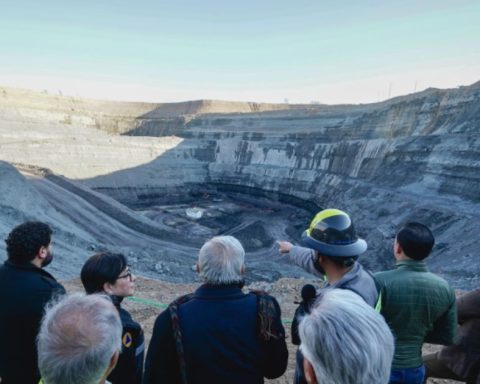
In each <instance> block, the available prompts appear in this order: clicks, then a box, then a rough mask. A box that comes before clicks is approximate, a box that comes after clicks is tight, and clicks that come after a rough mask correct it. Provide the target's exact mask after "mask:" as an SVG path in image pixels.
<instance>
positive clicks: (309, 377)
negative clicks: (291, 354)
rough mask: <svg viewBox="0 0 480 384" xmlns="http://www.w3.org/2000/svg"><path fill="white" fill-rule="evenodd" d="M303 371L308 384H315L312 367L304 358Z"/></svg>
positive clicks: (315, 379)
mask: <svg viewBox="0 0 480 384" xmlns="http://www.w3.org/2000/svg"><path fill="white" fill-rule="evenodd" d="M303 371H304V372H305V379H306V380H307V383H308V384H317V378H316V377H315V371H314V370H313V366H312V364H311V363H310V361H308V360H307V359H306V358H305V357H304V358H303Z"/></svg>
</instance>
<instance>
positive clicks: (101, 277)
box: [80, 252, 128, 294]
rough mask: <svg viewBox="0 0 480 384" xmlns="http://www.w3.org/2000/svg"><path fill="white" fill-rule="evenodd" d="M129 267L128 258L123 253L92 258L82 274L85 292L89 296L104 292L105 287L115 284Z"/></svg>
mask: <svg viewBox="0 0 480 384" xmlns="http://www.w3.org/2000/svg"><path fill="white" fill-rule="evenodd" d="M127 265H128V264H127V258H126V257H125V256H124V255H122V254H121V253H113V252H102V253H97V254H95V255H93V256H91V257H90V258H89V259H88V260H87V261H86V262H85V264H84V265H83V267H82V271H81V272H80V279H81V280H82V284H83V287H84V288H85V292H87V293H88V294H91V293H97V292H103V285H104V284H105V283H110V284H115V281H116V280H117V278H118V276H120V274H121V273H122V271H123V270H124V269H125V268H126V267H127Z"/></svg>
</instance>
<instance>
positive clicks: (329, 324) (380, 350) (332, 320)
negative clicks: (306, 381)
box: [299, 289, 394, 384]
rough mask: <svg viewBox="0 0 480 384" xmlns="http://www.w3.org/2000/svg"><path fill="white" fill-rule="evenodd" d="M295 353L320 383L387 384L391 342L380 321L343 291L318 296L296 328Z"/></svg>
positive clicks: (347, 291)
mask: <svg viewBox="0 0 480 384" xmlns="http://www.w3.org/2000/svg"><path fill="white" fill-rule="evenodd" d="M299 333H300V339H301V340H302V344H301V346H300V349H301V351H302V353H303V355H304V356H305V358H306V359H307V360H308V361H309V362H310V363H311V364H312V367H313V369H314V371H315V376H316V377H317V382H319V383H322V384H371V383H379V384H380V383H388V381H389V376H390V368H391V364H392V359H393V352H394V341H393V336H392V333H391V331H390V329H389V327H388V325H387V324H386V323H385V320H384V319H383V317H382V316H381V315H380V314H378V313H377V312H375V310H374V309H373V308H372V307H370V306H369V305H368V304H366V303H365V301H363V300H362V298H361V297H360V296H358V295H357V294H356V293H354V292H351V291H349V290H346V289H327V290H324V291H323V292H322V293H321V296H320V297H319V299H317V302H316V303H315V305H314V308H313V310H312V311H311V313H310V315H307V316H305V317H304V318H303V320H302V321H301V323H300V327H299Z"/></svg>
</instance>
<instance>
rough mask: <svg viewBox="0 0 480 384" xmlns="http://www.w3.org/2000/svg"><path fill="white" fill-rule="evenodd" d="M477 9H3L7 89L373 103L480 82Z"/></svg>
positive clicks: (267, 4)
mask: <svg viewBox="0 0 480 384" xmlns="http://www.w3.org/2000/svg"><path fill="white" fill-rule="evenodd" d="M479 20H480V1H479V0H401V1H400V0H398V1H386V0H378V1H377V0H374V1H368V0H363V1H359V0H323V1H321V0H311V1H306V0H296V1H291V0H263V1H262V0H255V1H253V0H242V1H233V0H202V1H199V0H185V1H182V0H177V1H161V0H137V1H131V0H130V1H126V0H111V1H107V0H83V1H68V0H42V1H38V0H35V1H34V0H31V1H29V0H16V1H11V0H0V86H13V87H21V88H31V89H38V90H47V91H49V92H51V93H59V92H61V93H62V94H65V95H76V96H82V97H93V98H104V99H113V100H132V101H153V102H169V101H170V102H173V101H183V100H193V99H222V100H238V101H257V102H285V101H287V100H288V102H290V103H309V102H312V101H315V102H320V103H328V104H337V103H366V102H376V101H381V100H385V99H387V98H388V97H389V96H390V97H393V96H398V95H402V94H408V93H412V92H414V91H415V90H416V91H420V90H423V89H425V88H427V87H438V88H452V87H456V86H460V85H469V84H472V83H474V82H476V81H479V80H480V21H479Z"/></svg>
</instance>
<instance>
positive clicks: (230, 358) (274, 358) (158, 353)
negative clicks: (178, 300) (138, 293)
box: [144, 285, 288, 384]
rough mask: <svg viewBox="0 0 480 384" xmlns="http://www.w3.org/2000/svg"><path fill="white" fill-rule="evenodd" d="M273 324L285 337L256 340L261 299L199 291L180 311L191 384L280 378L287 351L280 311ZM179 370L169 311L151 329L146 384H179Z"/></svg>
mask: <svg viewBox="0 0 480 384" xmlns="http://www.w3.org/2000/svg"><path fill="white" fill-rule="evenodd" d="M272 301H273V302H274V305H275V307H276V313H277V314H278V316H277V317H276V318H274V319H273V321H274V323H275V328H276V329H279V330H280V335H281V337H279V338H277V339H275V338H271V339H270V340H269V341H264V340H261V339H260V338H259V336H258V332H257V331H258V324H257V296H256V295H254V294H244V293H243V292H242V291H241V289H240V288H239V287H238V286H208V285H203V286H201V287H200V288H199V289H198V290H197V291H196V292H195V293H194V295H193V298H192V299H190V301H188V302H186V303H184V304H181V305H180V306H179V308H178V317H179V321H180V329H181V332H182V341H183V342H182V344H183V348H184V353H185V363H186V372H187V378H188V383H189V384H195V383H198V384H204V383H209V384H215V383H229V384H240V383H248V384H258V383H263V382H264V377H267V378H276V377H279V376H281V375H282V374H283V373H284V372H285V369H286V367H287V360H288V350H287V346H286V343H285V331H284V329H283V326H282V324H281V319H280V307H279V306H278V303H277V302H276V300H274V299H273V298H272ZM180 382H181V380H180V370H179V361H178V356H177V351H176V348H175V340H174V337H173V335H172V320H171V315H170V312H169V310H168V309H167V310H165V311H164V312H162V313H161V314H160V315H159V316H158V318H157V320H156V321H155V326H154V329H153V335H152V339H151V341H150V345H149V348H148V353H147V359H146V362H145V375H144V384H157V383H167V384H168V383H180Z"/></svg>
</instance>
